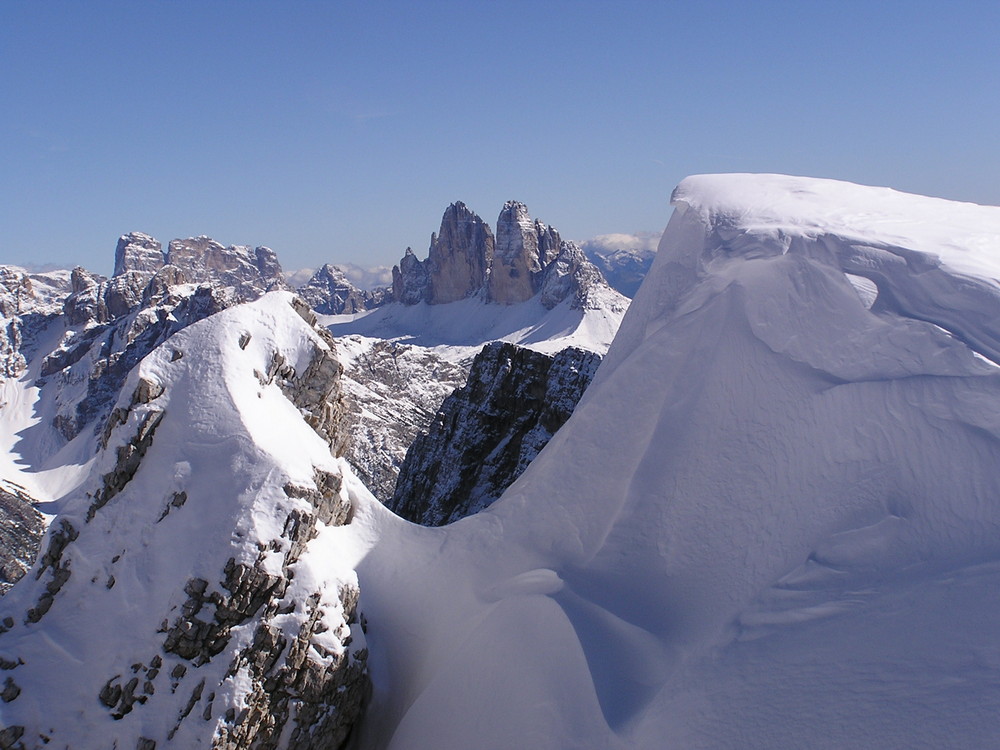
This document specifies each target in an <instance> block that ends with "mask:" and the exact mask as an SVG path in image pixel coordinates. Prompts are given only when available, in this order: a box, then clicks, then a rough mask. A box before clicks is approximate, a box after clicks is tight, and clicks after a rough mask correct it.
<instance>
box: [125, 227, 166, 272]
mask: <svg viewBox="0 0 1000 750" xmlns="http://www.w3.org/2000/svg"><path fill="white" fill-rule="evenodd" d="M163 262H164V261H163V246H162V245H161V244H160V243H159V241H158V240H156V239H154V238H152V237H150V236H149V235H148V234H143V233H142V232H129V233H128V234H123V235H122V236H121V237H119V238H118V246H117V247H116V248H115V274H114V275H115V276H121V275H122V274H123V273H126V272H127V271H139V272H140V273H143V274H146V275H147V276H148V277H151V276H152V275H153V274H154V273H156V272H157V271H159V270H160V269H161V268H163Z"/></svg>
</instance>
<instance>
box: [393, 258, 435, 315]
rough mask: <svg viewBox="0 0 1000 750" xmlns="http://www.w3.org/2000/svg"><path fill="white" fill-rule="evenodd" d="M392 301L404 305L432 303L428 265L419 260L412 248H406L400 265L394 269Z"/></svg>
mask: <svg viewBox="0 0 1000 750" xmlns="http://www.w3.org/2000/svg"><path fill="white" fill-rule="evenodd" d="M392 299H393V301H394V302H402V303H403V304H404V305H416V304H419V303H420V302H430V299H431V279H430V271H429V270H428V265H427V263H426V262H424V263H421V262H420V261H419V260H417V256H416V255H414V254H413V250H411V249H410V248H406V253H405V254H404V255H403V259H402V260H401V261H399V265H398V266H393V267H392Z"/></svg>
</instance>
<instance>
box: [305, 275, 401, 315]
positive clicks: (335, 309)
mask: <svg viewBox="0 0 1000 750" xmlns="http://www.w3.org/2000/svg"><path fill="white" fill-rule="evenodd" d="M296 291H297V293H298V295H299V296H300V297H301V298H302V299H304V300H305V301H306V302H308V303H309V306H310V307H311V308H312V309H313V310H315V311H316V312H318V313H319V314H321V315H343V314H347V315H350V314H353V313H357V312H362V311H363V310H371V309H372V308H375V307H378V306H379V305H381V304H384V303H385V302H386V301H387V300H388V298H389V297H388V292H387V290H386V289H384V288H383V289H374V290H371V291H369V290H366V289H358V288H357V287H356V286H354V285H353V284H352V283H351V282H350V281H348V280H347V276H345V275H344V272H343V271H341V270H340V269H339V268H337V267H336V266H331V265H330V264H326V265H324V266H323V267H322V268H320V269H319V270H318V271H316V273H314V274H313V275H312V277H311V278H310V279H309V281H307V282H306V283H305V284H303V285H302V286H300V287H299V288H298V289H297V290H296Z"/></svg>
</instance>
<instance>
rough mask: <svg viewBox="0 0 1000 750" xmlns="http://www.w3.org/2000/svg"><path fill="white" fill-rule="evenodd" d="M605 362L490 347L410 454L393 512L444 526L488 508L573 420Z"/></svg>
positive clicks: (580, 354) (582, 354) (589, 356)
mask: <svg viewBox="0 0 1000 750" xmlns="http://www.w3.org/2000/svg"><path fill="white" fill-rule="evenodd" d="M600 360H601V357H600V355H598V354H595V353H593V352H586V351H583V350H581V349H575V348H569V349H564V350H563V351H561V352H560V353H559V354H557V355H556V356H555V357H551V356H548V355H545V354H540V353H538V352H535V351H532V350H530V349H525V348H523V347H519V346H516V345H514V344H508V343H500V342H496V343H492V344H488V345H487V346H485V347H484V348H483V350H482V351H481V352H480V353H479V355H477V357H476V359H475V361H474V362H473V364H472V370H471V371H470V373H469V379H468V382H467V383H466V384H465V386H463V387H462V388H459V389H458V390H456V391H455V392H454V393H453V394H452V395H451V396H449V397H448V398H447V399H445V401H444V403H443V404H442V405H441V408H440V410H439V411H438V413H437V415H436V416H435V418H434V421H433V423H432V424H431V427H430V429H429V430H428V431H427V432H425V433H422V434H420V435H419V436H418V437H417V439H416V440H414V442H413V444H412V445H411V446H410V449H409V450H408V451H407V453H406V460H405V461H404V462H403V466H402V468H401V469H400V473H399V479H398V481H397V483H396V489H395V492H394V493H393V497H392V500H391V501H390V502H389V503H387V504H388V506H389V507H390V508H392V509H393V510H394V511H396V513H398V514H399V515H401V516H403V517H404V518H407V519H409V520H411V521H413V522H415V523H420V524H423V525H425V526H439V525H441V524H445V523H449V522H451V521H455V520H458V519H459V518H462V517H463V516H467V515H469V514H471V513H475V512H477V511H479V510H482V509H483V508H485V507H487V506H488V505H490V504H491V503H492V502H493V501H494V500H496V499H497V498H498V497H500V495H501V494H502V493H503V491H504V490H505V489H506V488H507V487H508V486H510V484H511V483H512V482H513V481H514V480H515V479H516V478H517V477H518V476H520V475H521V473H522V472H523V471H524V469H525V468H526V467H527V466H528V464H529V463H531V461H532V460H533V459H534V458H535V456H537V455H538V453H539V451H541V449H542V448H543V447H544V446H545V444H546V443H547V442H548V441H549V440H550V439H551V438H552V435H554V434H555V432H556V430H558V429H559V428H560V427H561V426H562V425H563V423H564V422H565V421H566V420H567V419H568V418H569V416H570V414H572V413H573V409H574V408H575V407H576V404H577V402H578V401H579V400H580V397H581V396H582V395H583V392H584V391H585V390H586V388H587V386H588V385H589V384H590V381H591V379H592V378H593V376H594V373H595V372H596V370H597V366H598V364H599V363H600Z"/></svg>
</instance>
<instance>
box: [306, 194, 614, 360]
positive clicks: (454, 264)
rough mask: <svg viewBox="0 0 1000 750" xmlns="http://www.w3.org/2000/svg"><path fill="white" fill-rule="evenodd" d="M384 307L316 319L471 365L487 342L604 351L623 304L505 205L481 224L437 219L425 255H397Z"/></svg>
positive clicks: (452, 210) (462, 218) (472, 218)
mask: <svg viewBox="0 0 1000 750" xmlns="http://www.w3.org/2000/svg"><path fill="white" fill-rule="evenodd" d="M392 293H393V304H387V305H384V306H382V307H379V308H378V309H376V310H372V311H369V312H364V313H361V314H358V315H351V316H335V317H330V318H326V319H324V321H325V322H326V324H327V325H328V326H329V327H330V330H331V331H332V332H333V333H334V335H338V336H340V335H349V334H357V335H362V336H368V337H373V338H379V339H390V340H395V341H400V342H403V343H408V344H416V345H419V346H426V347H455V348H458V349H459V350H460V353H459V354H458V357H459V358H461V359H466V360H471V358H472V356H474V355H475V352H476V351H478V349H479V348H480V347H481V346H482V345H483V344H484V343H486V342H489V341H499V340H502V341H510V342H512V343H518V344H522V345H526V346H530V347H531V348H535V349H538V350H543V351H549V352H556V351H559V350H560V349H563V348H565V347H567V346H578V347H580V348H583V349H587V350H590V351H597V352H600V353H602V354H603V353H604V352H605V351H607V348H608V346H609V345H610V344H611V340H612V339H613V338H614V334H615V331H617V330H618V326H619V325H620V323H621V319H622V316H623V315H624V314H625V310H627V309H628V304H629V300H628V299H627V298H626V297H624V296H622V295H621V294H619V293H618V292H616V291H614V290H613V289H611V287H609V286H608V284H607V282H606V281H605V280H604V278H603V277H602V276H601V273H600V271H598V269H597V268H596V267H595V266H594V265H593V264H592V263H591V262H590V261H588V260H587V258H586V257H585V256H584V254H583V251H582V250H580V248H579V247H577V246H576V245H575V244H573V243H571V242H565V241H563V240H562V239H561V238H560V236H559V233H558V232H557V231H556V230H555V229H554V228H553V227H551V226H548V225H546V224H543V223H542V222H540V221H538V220H533V219H531V217H530V216H529V215H528V209H527V207H526V206H525V205H524V204H523V203H518V202H517V201H509V202H508V203H506V204H505V205H504V207H503V209H502V210H501V212H500V216H499V217H498V219H497V229H496V235H495V236H494V233H493V230H492V229H491V228H490V225H489V224H487V223H486V222H485V221H483V220H482V219H481V218H479V216H478V215H476V214H475V213H474V212H473V211H471V210H470V209H469V208H468V207H467V206H466V205H465V204H464V203H461V202H459V203H453V204H452V205H450V206H449V207H448V208H447V209H446V210H445V212H444V216H443V217H442V219H441V228H440V230H439V231H438V232H436V233H434V234H433V235H431V244H430V250H429V251H428V257H427V259H426V260H424V261H420V260H418V259H417V257H416V256H415V255H414V254H413V252H412V251H411V250H409V248H407V252H406V255H405V256H404V257H403V259H402V260H401V261H400V263H399V265H398V266H395V267H394V268H393V289H392Z"/></svg>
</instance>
